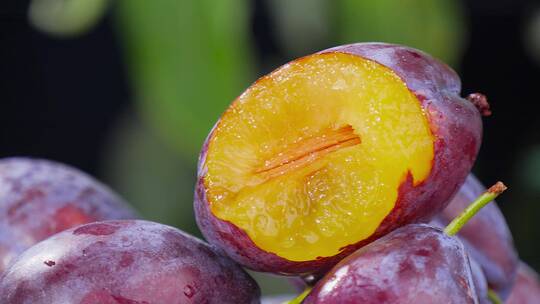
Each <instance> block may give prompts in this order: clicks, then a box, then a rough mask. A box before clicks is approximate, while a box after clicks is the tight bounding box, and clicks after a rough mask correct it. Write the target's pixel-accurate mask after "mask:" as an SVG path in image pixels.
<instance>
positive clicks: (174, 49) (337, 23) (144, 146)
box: [28, 0, 540, 293]
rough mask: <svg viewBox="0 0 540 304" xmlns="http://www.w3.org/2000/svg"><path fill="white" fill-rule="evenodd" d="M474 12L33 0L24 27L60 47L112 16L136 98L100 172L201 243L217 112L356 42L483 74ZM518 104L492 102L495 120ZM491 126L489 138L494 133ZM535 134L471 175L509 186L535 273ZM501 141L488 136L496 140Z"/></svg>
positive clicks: (429, 5)
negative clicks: (203, 193) (198, 182)
mask: <svg viewBox="0 0 540 304" xmlns="http://www.w3.org/2000/svg"><path fill="white" fill-rule="evenodd" d="M486 5H487V4H486ZM468 7H470V6H466V5H464V2H461V1H455V0H406V1H399V0H364V1H359V0H267V1H248V0H219V1H215V0H197V1H184V0H179V1H177V0H152V1H148V0H117V1H109V0H93V1H87V0H33V1H31V3H30V5H29V9H28V20H29V22H30V24H32V25H33V26H34V27H35V29H37V30H39V31H41V32H44V33H46V34H47V35H50V36H51V37H54V39H76V38H77V37H81V36H84V35H86V34H87V33H89V32H91V31H92V29H93V26H95V25H98V24H100V23H101V22H104V21H103V18H104V16H109V17H108V20H109V21H108V22H110V24H111V26H112V28H113V29H114V32H115V40H116V41H117V43H118V44H119V45H120V49H121V51H122V60H123V65H124V66H125V74H126V78H127V79H128V81H129V88H130V96H131V99H132V100H130V102H129V106H127V107H126V108H125V110H124V113H123V114H122V115H120V117H119V118H118V119H116V121H115V123H114V127H112V128H111V129H110V130H109V132H108V135H107V139H106V141H105V145H104V148H103V149H104V151H103V152H102V153H101V155H102V159H101V162H100V163H101V165H100V168H101V169H100V171H99V172H100V174H99V175H100V177H101V178H102V179H104V180H106V181H107V182H109V183H110V184H111V185H112V187H113V188H115V189H116V190H117V191H118V192H120V193H121V194H122V195H123V196H124V197H125V198H126V199H127V200H128V201H130V202H131V203H132V204H134V205H135V206H136V207H137V208H138V209H139V210H140V211H141V212H142V213H143V215H144V216H146V217H147V218H148V219H151V220H156V221H160V222H164V223H167V224H171V225H174V226H176V227H179V228H181V229H183V230H186V231H188V232H190V233H192V234H196V235H200V234H199V232H198V230H197V228H196V225H195V221H194V218H193V210H192V194H193V185H194V177H195V172H196V160H197V155H198V152H199V149H200V146H201V144H202V142H203V141H204V138H205V136H206V135H207V133H208V131H209V130H210V129H211V127H212V125H213V124H214V123H215V121H216V120H217V119H218V117H219V115H220V113H221V112H223V111H224V109H225V108H226V107H227V105H228V104H229V103H230V102H231V101H232V100H233V99H234V98H235V97H236V96H237V95H239V94H240V93H241V92H242V91H243V90H244V89H245V88H246V87H247V86H248V85H249V84H250V83H251V82H253V81H254V80H255V79H256V78H257V77H258V76H260V75H262V74H264V73H266V72H268V71H270V70H271V69H273V68H275V67H277V66H279V65H280V64H283V63H285V62H287V61H288V60H290V59H293V58H295V57H298V56H302V55H306V54H309V53H311V52H314V51H317V50H320V49H324V48H327V47H331V46H334V45H338V44H345V43H352V42H358V41H383V42H393V43H400V44H406V45H410V46H413V47H416V48H419V49H422V50H424V51H426V52H428V53H430V54H432V55H434V56H435V57H438V58H441V59H442V60H444V61H445V62H447V63H449V64H450V65H451V66H453V67H454V68H455V69H457V70H458V72H462V69H475V68H477V69H480V68H484V66H478V67H475V66H474V62H473V63H470V64H469V63H468V62H467V60H466V58H465V57H464V54H465V51H466V50H467V47H468V45H469V42H470V32H469V29H470V25H471V22H472V21H474V20H471V19H470V14H469V11H468V10H467V8H468ZM487 7H488V9H491V8H490V7H489V5H488V6H487ZM531 7H533V6H531ZM494 9H495V10H496V9H497V8H496V7H495V8H494ZM531 11H532V12H535V13H532V14H528V15H523V16H524V18H523V24H524V26H523V39H522V40H520V43H522V44H523V48H525V49H526V52H527V54H528V56H530V60H533V61H534V60H537V61H536V63H537V64H540V38H539V37H540V13H539V12H540V10H533V9H531ZM483 51H484V52H489V51H490V50H489V49H488V48H486V49H485V50H483ZM500 60H511V59H508V58H500ZM527 60H529V59H527ZM478 73H491V72H490V71H488V70H485V69H484V70H482V71H479V72H478ZM498 76H499V77H500V78H505V77H508V75H502V74H499V75H498ZM517 77H518V76H517ZM537 80H538V79H537ZM501 81H502V80H501ZM465 87H466V88H468V87H467V83H466V82H465ZM480 89H482V88H480ZM469 93H470V92H469ZM484 93H486V94H488V96H489V94H490V92H484ZM512 102H516V101H515V100H502V96H501V97H496V98H495V99H494V102H493V105H494V111H495V115H497V111H498V110H499V109H498V108H500V109H504V108H505V107H504V106H503V103H507V104H510V103H512ZM495 117H496V116H495ZM492 123H495V122H493V121H492ZM513 123H514V122H513V121H508V120H507V121H500V120H499V121H497V124H499V126H500V125H501V124H513ZM491 126H492V125H490V124H489V123H487V125H486V132H490V130H495V128H491ZM539 127H540V121H538V120H537V121H536V128H533V129H532V130H531V132H532V133H534V134H536V135H531V136H529V137H528V138H525V139H524V140H525V141H526V143H527V144H525V145H523V149H521V150H520V151H519V155H515V156H514V154H515V153H516V152H515V151H514V150H512V151H513V152H508V154H510V153H513V154H512V156H509V155H508V154H504V155H505V158H502V159H493V157H492V156H490V155H494V154H492V152H493V151H486V150H485V149H484V150H483V151H482V154H481V155H480V160H479V162H478V166H477V167H476V169H475V172H476V173H478V175H479V176H480V178H481V179H483V177H486V178H485V179H484V182H485V183H486V184H488V183H492V182H493V181H494V180H493V178H501V179H505V181H507V182H508V183H509V184H510V187H511V190H510V191H509V192H508V194H505V195H504V196H503V197H502V198H501V199H500V203H501V205H502V206H501V207H502V208H503V210H504V211H505V213H506V215H507V217H508V219H509V222H510V225H511V228H512V230H513V231H514V234H515V238H516V243H517V245H518V247H519V249H520V253H521V256H522V257H523V258H524V259H525V260H526V261H528V262H529V263H531V264H533V266H535V267H536V268H537V269H538V267H540V258H539V257H538V254H539V253H540V245H538V242H537V240H538V238H539V236H540V229H539V228H538V226H537V224H536V222H537V217H538V216H539V215H540V213H539V212H538V210H539V209H540V204H538V202H540V173H539V172H540V140H538V136H537V135H538V133H539V132H538V131H539ZM502 128H504V126H503V127H502ZM499 135H500V133H498V134H493V135H487V136H486V138H487V139H490V140H493V142H495V140H494V139H493V138H494V137H496V136H499ZM521 135H522V134H520V136H521ZM508 136H512V134H508ZM525 137H527V136H525ZM504 144H508V143H504V142H503V143H501V142H498V144H492V145H490V146H489V147H500V146H502V145H504ZM497 155H501V154H497ZM501 162H506V165H504V166H501V165H500V163H501ZM488 178H489V179H488ZM507 204H508V205H510V206H509V207H507V206H506V205H507ZM486 237H489V236H486ZM257 278H258V279H259V280H260V282H261V283H262V285H263V290H264V292H265V293H281V292H293V289H292V288H291V287H290V286H289V284H288V283H287V282H286V281H284V280H282V279H277V278H270V277H268V276H265V275H257Z"/></svg>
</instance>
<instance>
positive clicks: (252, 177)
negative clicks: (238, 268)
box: [195, 43, 482, 274]
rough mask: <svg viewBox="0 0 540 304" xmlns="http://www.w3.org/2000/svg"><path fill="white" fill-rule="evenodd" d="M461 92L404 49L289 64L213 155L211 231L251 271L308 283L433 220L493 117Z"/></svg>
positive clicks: (254, 91) (202, 164) (208, 147)
mask: <svg viewBox="0 0 540 304" xmlns="http://www.w3.org/2000/svg"><path fill="white" fill-rule="evenodd" d="M459 93H460V81H459V78H458V77H457V75H456V74H455V72H454V71H452V70H451V69H450V68H449V67H448V66H446V65H445V64H443V63H441V62H439V61H437V60H436V59H434V58H432V57H430V56H429V55H427V54H425V53H422V52H420V51H417V50H414V49H411V48H407V47H402V46H397V45H389V44H380V43H367V44H354V45H347V46H341V47H337V48H333V49H329V50H326V51H323V52H320V53H317V54H313V55H309V56H306V57H303V58H300V59H297V60H295V61H292V62H290V63H288V64H286V65H284V66H282V67H280V68H278V69H277V70H275V71H274V72H272V73H270V74H269V75H267V76H265V77H262V78H261V79H259V80H258V81H257V82H255V83H254V84H253V85H252V86H251V87H250V88H248V89H247V90H246V91H245V92H244V93H243V94H242V95H241V96H240V97H239V98H238V99H237V100H235V101H234V102H233V104H232V105H231V106H230V107H229V109H228V110H227V111H226V112H225V114H224V115H223V116H222V117H221V119H220V120H219V121H218V123H217V124H216V126H215V127H214V129H213V130H212V132H211V133H210V135H209V136H208V138H207V141H206V143H205V145H204V146H203V150H202V152H201V157H200V161H199V173H198V183H197V189H196V198H195V210H196V214H197V221H198V224H199V227H200V228H201V230H202V231H203V233H204V235H205V237H206V238H207V239H208V240H209V241H210V242H211V243H214V244H216V245H219V246H220V247H221V248H223V249H224V250H225V251H226V252H227V254H228V255H230V256H231V257H232V258H234V259H235V260H237V261H238V262H240V263H241V264H243V265H246V266H248V267H250V268H253V269H255V270H261V271H270V272H278V273H284V274H302V273H310V272H314V271H320V270H321V269H324V268H329V267H330V266H331V265H333V264H335V263H337V261H339V260H340V259H341V258H343V257H345V256H346V255H348V254H350V253H351V252H353V251H354V250H356V249H357V248H359V247H361V246H363V245H365V244H367V243H369V242H371V241H373V240H375V239H377V238H378V237H380V236H382V235H384V234H386V233H388V232H390V231H392V230H393V229H395V228H397V227H400V226H402V225H405V224H407V223H411V222H415V221H420V220H426V219H429V218H430V217H431V216H432V215H433V214H435V213H437V212H438V211H440V210H441V209H442V208H444V207H445V204H446V202H447V201H448V199H449V198H450V197H451V195H453V193H454V192H455V191H456V190H457V189H458V187H459V186H460V185H461V183H462V182H463V180H464V179H465V177H466V175H467V173H468V171H469V170H470V168H471V166H472V164H473V162H474V160H475V158H476V154H477V152H478V149H479V146H480V139H481V131H482V125H481V120H480V114H479V112H478V110H477V109H476V108H475V106H474V105H473V104H472V103H471V102H469V101H468V100H465V99H463V98H461V97H460V96H459ZM450 167H451V168H452V170H447V168H450Z"/></svg>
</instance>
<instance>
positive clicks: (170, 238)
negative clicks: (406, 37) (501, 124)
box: [0, 43, 540, 304]
mask: <svg viewBox="0 0 540 304" xmlns="http://www.w3.org/2000/svg"><path fill="white" fill-rule="evenodd" d="M460 90H461V88H460V80H459V78H458V76H457V75H456V73H455V72H454V71H453V70H451V69H450V68H449V67H448V66H447V65H445V64H444V63H441V62H440V61H438V60H436V59H434V58H432V57H431V56H429V55H427V54H425V53H423V52H421V51H418V50H415V49H411V48H408V47H404V46H398V45H391V44H382V43H358V44H352V45H346V46H340V47H336V48H332V49H328V50H325V51H322V52H319V53H315V54H312V55H309V56H305V57H302V58H300V59H297V60H294V61H292V62H289V63H287V64H285V65H283V66H282V67H280V68H278V69H277V70H275V71H273V72H271V73H270V74H268V75H267V76H264V77H262V78H260V79H259V80H258V81H256V82H255V83H254V84H253V85H252V86H250V87H249V88H248V89H247V90H246V91H245V92H244V93H242V94H241V95H240V96H239V97H238V98H237V99H236V100H235V101H234V102H233V103H232V104H231V106H230V107H229V108H228V109H227V110H226V111H225V113H224V114H223V115H222V117H221V118H220V119H219V121H218V122H217V123H216V125H215V126H214V128H213V129H212V131H211V132H210V134H209V136H208V138H207V139H206V141H205V143H204V145H203V148H202V152H201V155H200V158H199V165H198V176H197V184H196V189H195V199H194V208H195V216H196V219H197V223H198V225H199V228H200V229H201V231H202V233H203V235H204V236H205V238H206V240H207V241H208V242H209V244H208V243H205V242H203V241H201V240H198V239H197V238H195V237H193V236H190V235H188V234H186V233H184V232H182V231H180V230H178V229H176V228H173V227H170V226H166V225H163V224H159V223H154V222H149V221H145V220H141V219H139V216H138V215H137V213H136V212H134V211H133V210H132V209H131V208H130V207H128V205H127V204H126V203H125V202H124V201H123V200H122V199H121V198H120V197H118V196H117V195H116V194H114V193H113V192H112V190H110V189H109V188H107V187H106V186H104V185H102V184H101V183H99V182H98V181H96V180H95V179H93V178H92V177H90V176H88V175H86V174H84V173H83V172H80V171H78V170H77V169H74V168H71V167H68V166H65V165H62V164H59V163H55V162H51V161H46V160H39V159H30V158H7V159H1V160H0V299H1V300H0V302H1V303H5V304H27V303H28V304H30V303H32V304H40V303H46V304H50V303H74V304H79V303H80V304H143V303H145V304H151V303H152V304H154V303H156V304H161V303H163V304H177V303H239V304H242V303H260V302H261V294H260V290H259V287H258V286H257V283H256V282H255V281H254V280H253V279H252V278H251V277H250V276H249V275H248V274H247V273H246V272H245V271H244V269H243V268H242V266H243V267H246V268H249V269H252V270H255V271H261V272H268V273H274V274H278V275H286V276H292V277H295V279H292V283H294V284H296V285H300V286H301V287H302V289H304V291H303V292H302V294H301V295H300V296H298V297H296V298H294V296H290V297H283V296H282V297H279V298H274V299H272V298H263V299H262V302H263V303H283V301H289V302H287V303H308V304H309V303H501V302H502V301H506V302H505V303H512V304H517V303H520V304H527V303H540V281H539V279H538V275H537V274H536V273H535V272H534V271H533V270H532V269H531V268H529V267H528V266H526V265H525V264H524V263H523V262H520V261H519V258H518V255H517V253H516V251H515V249H514V246H513V241H512V236H511V233H510V231H509V229H508V227H507V224H506V221H505V219H504V217H503V215H502V213H501V212H500V210H499V209H498V207H497V205H496V204H495V203H491V204H489V205H486V204H487V203H489V201H491V200H493V198H495V197H496V196H497V195H498V194H500V193H501V192H502V191H504V189H505V187H504V185H503V184H502V183H497V184H495V185H494V186H493V187H491V188H489V189H488V190H486V189H485V187H484V186H483V185H482V184H481V183H480V182H479V181H478V180H477V179H476V178H475V177H474V176H473V175H471V174H470V171H471V168H472V166H473V164H474V161H475V159H476V156H477V153H478V150H479V148H480V144H481V137H482V120H481V119H482V116H487V115H489V114H490V109H489V105H488V103H487V101H486V98H485V97H484V96H483V95H481V94H478V93H475V94H471V95H469V96H467V97H466V98H462V97H460ZM473 201H474V203H473V204H471V202H473ZM148 203H149V204H151V203H152V202H148ZM484 205H486V206H485V207H483V206H484ZM482 207H483V209H482V210H480V211H479V209H480V208H482ZM464 210H465V211H464ZM463 211H464V212H463ZM476 212H477V214H476ZM475 214H476V215H475ZM471 217H472V218H471ZM293 298H294V299H293Z"/></svg>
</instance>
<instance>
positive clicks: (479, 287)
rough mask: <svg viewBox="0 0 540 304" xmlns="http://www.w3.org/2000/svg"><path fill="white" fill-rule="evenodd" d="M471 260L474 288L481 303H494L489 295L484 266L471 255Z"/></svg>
mask: <svg viewBox="0 0 540 304" xmlns="http://www.w3.org/2000/svg"><path fill="white" fill-rule="evenodd" d="M469 262H470V265H471V274H472V278H473V283H474V289H475V290H476V295H477V296H478V303H479V304H493V303H492V302H491V300H490V299H489V297H488V285H487V280H486V276H485V275H484V272H483V271H482V267H480V265H479V264H478V263H477V262H476V261H475V260H474V259H473V258H471V257H470V256H469Z"/></svg>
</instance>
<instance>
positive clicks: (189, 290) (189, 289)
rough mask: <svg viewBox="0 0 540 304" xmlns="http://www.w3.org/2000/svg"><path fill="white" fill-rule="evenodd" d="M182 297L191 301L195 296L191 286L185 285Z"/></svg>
mask: <svg viewBox="0 0 540 304" xmlns="http://www.w3.org/2000/svg"><path fill="white" fill-rule="evenodd" d="M184 295H185V296H186V297H188V298H189V299H191V298H192V297H193V296H194V295H195V288H193V287H192V286H191V285H186V286H185V287H184Z"/></svg>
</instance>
